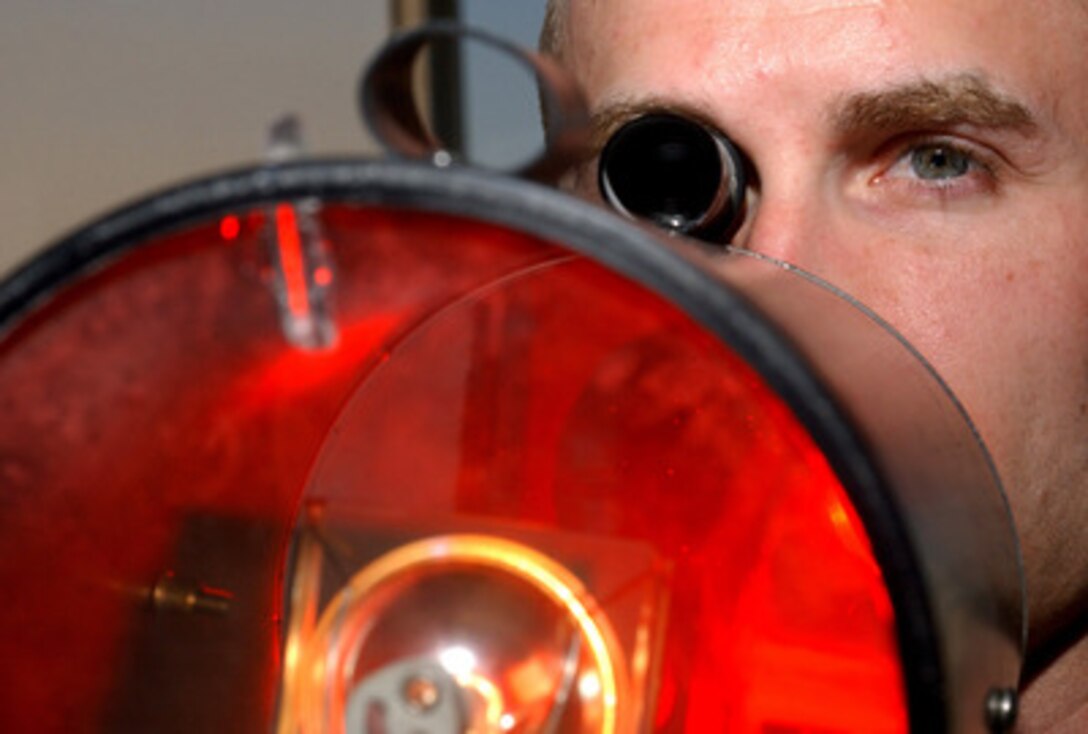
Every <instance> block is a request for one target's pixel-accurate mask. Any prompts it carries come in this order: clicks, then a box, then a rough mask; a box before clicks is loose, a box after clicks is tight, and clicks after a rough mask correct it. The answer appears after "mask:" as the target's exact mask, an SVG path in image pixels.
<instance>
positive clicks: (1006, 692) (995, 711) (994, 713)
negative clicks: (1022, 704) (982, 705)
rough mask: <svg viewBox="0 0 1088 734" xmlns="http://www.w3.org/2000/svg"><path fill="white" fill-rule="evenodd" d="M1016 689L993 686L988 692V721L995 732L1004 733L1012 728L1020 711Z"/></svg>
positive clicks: (996, 733)
mask: <svg viewBox="0 0 1088 734" xmlns="http://www.w3.org/2000/svg"><path fill="white" fill-rule="evenodd" d="M1018 708H1019V707H1018V705H1017V699H1016V691H1014V690H1013V689H1011V688H992V689H990V692H989V693H987V694H986V723H987V724H988V725H989V727H990V731H991V732H993V734H1003V732H1007V731H1009V730H1011V729H1012V725H1013V724H1014V723H1016V714H1017V712H1018Z"/></svg>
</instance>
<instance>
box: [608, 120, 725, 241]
mask: <svg viewBox="0 0 1088 734" xmlns="http://www.w3.org/2000/svg"><path fill="white" fill-rule="evenodd" d="M740 169H741V166H740V164H739V154H738V153H736V152H735V151H734V150H731V146H730V145H729V144H728V143H727V142H724V141H723V140H721V139H719V138H718V137H716V136H715V135H714V134H712V133H711V132H710V131H709V130H707V129H706V128H704V127H703V126H701V125H699V124H697V123H694V122H692V121H690V120H686V119H684V118H682V117H677V116H675V115H668V114H652V115H646V116H644V117H640V118H638V119H636V120H633V121H631V122H629V123H627V124H626V125H624V126H623V127H621V128H620V129H619V130H618V131H617V132H616V133H615V134H614V135H613V136H612V137H611V138H610V139H609V141H608V144H607V145H606V146H605V149H604V150H603V151H602V153H601V160H600V172H599V173H600V186H601V193H602V195H603V196H604V198H605V200H606V201H607V202H608V203H610V204H611V205H612V206H614V207H615V208H616V209H618V210H619V211H620V212H622V213H624V214H627V215H629V216H632V217H636V218H640V219H647V220H650V221H652V222H654V223H655V224H657V225H659V226H661V227H664V228H666V229H669V230H673V231H678V232H682V233H685V234H695V235H702V234H707V233H709V232H711V231H715V232H717V231H719V230H720V229H723V228H725V227H727V226H729V225H731V224H732V220H733V219H734V218H735V215H736V214H737V212H738V211H739V209H740V198H739V197H740V196H743V191H744V184H743V182H742V181H741V180H740ZM723 225H724V227H723Z"/></svg>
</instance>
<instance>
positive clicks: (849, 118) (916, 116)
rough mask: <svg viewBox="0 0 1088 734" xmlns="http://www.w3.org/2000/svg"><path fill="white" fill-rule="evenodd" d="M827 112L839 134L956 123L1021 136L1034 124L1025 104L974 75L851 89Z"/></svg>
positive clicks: (1029, 131)
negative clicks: (866, 89) (859, 90)
mask: <svg viewBox="0 0 1088 734" xmlns="http://www.w3.org/2000/svg"><path fill="white" fill-rule="evenodd" d="M831 117H832V123H833V125H834V128H835V130H836V131H837V132H838V133H839V134H840V135H842V136H844V137H845V136H850V135H852V134H856V133H859V132H865V131H873V130H881V131H889V130H908V129H915V128H932V127H952V126H956V125H968V126H972V127H978V128H985V129H992V130H1012V131H1015V132H1019V133H1022V134H1024V135H1031V134H1033V133H1035V132H1037V131H1038V129H1039V124H1038V122H1037V121H1036V120H1035V117H1034V116H1033V115H1032V113H1031V111H1030V110H1029V109H1028V107H1027V106H1026V105H1024V104H1022V103H1021V102H1018V101H1016V100H1015V99H1013V98H1011V97H1008V96H1006V95H1004V94H1002V93H1000V92H998V91H997V90H996V89H994V88H993V87H992V86H991V85H990V84H989V83H988V82H987V81H986V80H985V79H983V78H982V77H980V76H978V75H977V74H961V75H957V76H954V77H950V78H948V79H945V80H942V81H932V80H921V81H917V82H912V83H908V84H903V85H900V86H895V87H891V88H889V89H884V90H880V91H877V92H863V93H859V94H853V95H851V96H849V97H847V98H846V99H845V100H844V101H842V102H841V103H839V104H838V105H837V106H836V107H835V109H834V110H833V112H832V116H831Z"/></svg>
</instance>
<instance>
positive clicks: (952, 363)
mask: <svg viewBox="0 0 1088 734" xmlns="http://www.w3.org/2000/svg"><path fill="white" fill-rule="evenodd" d="M559 12H560V15H561V18H560V21H561V24H562V27H563V28H564V29H565V32H566V35H565V36H564V37H563V44H562V47H561V51H562V54H563V57H564V61H565V63H566V64H567V65H568V67H569V68H570V69H571V70H572V71H573V72H574V74H575V76H576V77H577V78H578V80H579V81H580V82H581V84H582V85H583V87H584V88H585V90H586V92H587V94H588V97H589V99H590V101H591V105H592V107H593V109H594V111H595V114H596V115H597V123H598V127H599V133H600V134H599V136H598V137H599V138H600V139H602V140H603V139H605V138H606V137H607V135H608V134H609V133H610V132H611V130H613V129H614V128H615V127H616V126H617V125H618V124H620V123H622V121H623V120H625V119H628V118H629V117H631V116H637V115H638V114H640V113H641V112H642V111H644V110H646V109H660V108H665V109H670V110H674V111H679V112H681V113H682V114H687V115H689V116H692V117H695V118H697V119H700V120H702V121H704V122H705V123H706V124H708V125H710V126H712V127H714V128H716V129H718V130H720V131H722V132H723V133H725V134H726V135H728V136H729V137H730V138H731V139H733V140H734V141H735V142H736V143H737V145H738V146H739V147H740V148H741V149H742V150H743V152H744V153H745V154H746V155H747V156H748V157H749V159H750V160H751V162H752V164H753V166H754V168H755V170H756V172H757V174H758V181H757V184H756V185H755V186H754V187H753V190H752V191H751V192H750V207H749V213H748V217H747V219H746V221H745V223H744V225H743V226H742V228H741V229H740V231H739V232H738V233H737V235H736V238H735V244H737V245H739V246H742V247H746V248H750V249H752V250H757V251H759V252H763V253H766V254H768V255H771V256H773V257H776V258H780V259H783V260H786V261H789V262H791V263H794V264H796V265H798V266H800V267H802V268H804V269H807V270H810V271H812V272H814V273H815V274H817V275H819V276H821V277H823V278H825V279H827V280H829V281H831V282H832V283H834V284H836V285H837V286H839V287H841V288H843V289H844V290H846V291H847V292H849V293H851V294H853V295H854V296H856V297H857V298H859V299H860V300H861V301H862V302H864V303H866V304H867V305H869V306H870V307H871V308H873V309H874V310H875V311H876V312H877V313H879V314H881V315H882V316H883V317H884V318H885V319H887V320H888V321H889V322H891V323H892V324H893V325H894V326H895V327H896V328H897V329H899V330H900V331H901V332H902V333H903V334H904V335H905V336H906V337H907V339H908V340H910V341H911V342H912V343H913V344H914V345H915V346H916V347H917V348H918V349H919V350H920V351H921V352H922V353H923V354H924V355H925V356H926V357H927V358H928V359H929V360H930V361H931V362H932V363H933V364H934V365H935V367H936V368H937V370H938V372H939V373H941V374H942V375H943V376H944V378H945V379H946V380H947V381H948V383H949V384H950V386H951V387H952V389H953V391H954V392H955V393H956V394H957V395H958V396H959V397H960V399H961V400H962V401H963V402H964V404H965V405H966V407H967V410H968V412H969V413H970V414H971V416H972V417H973V419H974V420H975V422H976V424H977V425H978V427H979V429H980V431H981V433H982V435H983V438H984V440H985V441H986V443H987V445H988V446H989V448H990V450H991V451H992V453H993V455H994V458H995V461H996V462H997V465H998V469H999V471H1000V473H1001V476H1002V478H1003V480H1004V482H1005V485H1006V488H1007V490H1008V492H1009V495H1010V501H1011V504H1012V508H1013V515H1014V518H1015V521H1016V524H1017V527H1018V531H1019V533H1020V535H1021V541H1022V543H1023V550H1024V554H1025V563H1026V573H1027V582H1028V590H1029V613H1030V618H1031V629H1030V642H1029V648H1030V649H1029V661H1028V669H1027V671H1026V673H1025V685H1024V691H1023V694H1022V695H1023V697H1022V701H1021V706H1022V709H1021V717H1020V722H1019V724H1018V731H1019V732H1022V733H1023V734H1034V733H1035V732H1054V733H1063V732H1083V731H1088V705H1086V699H1088V637H1086V636H1085V624H1086V623H1085V615H1086V613H1085V610H1086V609H1088V501H1085V499H1084V496H1083V490H1084V487H1085V484H1086V479H1088V83H1086V82H1085V79H1088V54H1086V53H1085V51H1084V49H1085V48H1088V11H1086V9H1085V7H1084V5H1083V4H1081V3H1079V2H1077V1H1076V0H1040V1H1039V2H1031V3H1026V2H1023V0H955V2H949V0H671V1H670V2H660V0H572V2H571V3H570V6H569V7H568V8H566V9H562V10H560V11H559ZM926 84H928V85H929V87H928V88H929V89H930V93H929V94H928V96H927V95H926V94H920V93H919V89H921V88H925V85H926ZM934 89H936V90H937V92H934V91H933V90H934ZM904 90H906V91H905V92H904ZM978 93H981V94H982V95H983V97H985V99H984V100H983V101H984V102H986V101H988V102H989V103H992V104H991V105H990V108H989V111H988V112H986V111H984V110H983V109H982V108H983V107H985V104H982V103H980V102H979V101H978V99H977V96H978ZM942 94H943V95H944V96H943V97H942V96H941V95H942ZM972 100H974V101H972ZM866 105H868V106H866ZM994 105H996V107H995V106H994ZM935 146H940V147H941V148H942V149H943V150H944V151H945V158H944V159H941V158H940V157H939V156H938V158H937V162H938V164H939V165H937V166H936V167H933V166H929V167H927V166H926V165H925V164H926V162H927V161H928V162H929V163H932V162H933V155H934V149H935ZM949 151H951V154H952V155H953V157H954V160H953V162H952V163H948V162H947V161H948V159H947V154H948V152H949ZM592 168H593V166H592V164H590V165H589V166H587V168H586V170H584V171H582V172H581V175H580V177H579V178H580V180H581V182H582V184H581V186H582V188H583V189H584V191H585V192H586V193H587V195H592V193H591V192H592V189H594V188H595V185H594V184H593V181H594V175H593V170H592Z"/></svg>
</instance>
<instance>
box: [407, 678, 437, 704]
mask: <svg viewBox="0 0 1088 734" xmlns="http://www.w3.org/2000/svg"><path fill="white" fill-rule="evenodd" d="M438 699H439V695H438V684H436V683H435V682H434V681H433V680H431V679H430V678H427V677H425V676H422V675H413V676H412V677H411V678H409V679H408V680H407V681H405V683H404V700H405V701H406V702H407V703H408V705H409V706H410V707H411V708H412V709H413V710H415V711H419V712H423V711H428V710H430V709H433V708H434V707H435V706H437V705H438Z"/></svg>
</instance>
